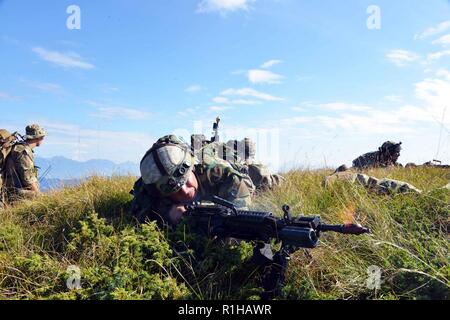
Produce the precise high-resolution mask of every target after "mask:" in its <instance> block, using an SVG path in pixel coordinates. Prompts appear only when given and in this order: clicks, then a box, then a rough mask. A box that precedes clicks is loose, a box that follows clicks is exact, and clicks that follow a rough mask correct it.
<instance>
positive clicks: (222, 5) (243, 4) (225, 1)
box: [197, 0, 255, 15]
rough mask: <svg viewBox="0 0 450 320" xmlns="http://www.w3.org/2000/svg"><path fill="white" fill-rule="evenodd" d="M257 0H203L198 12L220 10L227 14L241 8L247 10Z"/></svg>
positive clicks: (221, 12)
mask: <svg viewBox="0 0 450 320" xmlns="http://www.w3.org/2000/svg"><path fill="white" fill-rule="evenodd" d="M254 1H255V0H202V1H201V2H200V3H199V4H198V6H197V12H198V13H211V12H219V13H220V14H222V15H226V14H227V13H229V12H236V11H239V10H244V11H247V10H248V9H249V8H250V3H252V2H254Z"/></svg>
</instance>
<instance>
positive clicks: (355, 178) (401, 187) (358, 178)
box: [324, 170, 422, 194]
mask: <svg viewBox="0 0 450 320" xmlns="http://www.w3.org/2000/svg"><path fill="white" fill-rule="evenodd" d="M336 181H348V182H351V183H357V184H360V185H362V186H363V187H365V188H366V189H368V190H371V191H375V192H377V193H381V194H398V193H418V194H420V193H422V190H419V189H418V188H416V187H415V186H413V185H412V184H409V183H407V182H404V181H399V180H394V179H387V178H384V179H378V178H375V177H371V176H368V175H366V174H362V173H356V172H353V171H351V170H348V171H343V172H335V173H334V174H332V175H331V176H328V177H326V178H325V181H324V184H325V186H329V185H331V184H333V183H334V182H336Z"/></svg>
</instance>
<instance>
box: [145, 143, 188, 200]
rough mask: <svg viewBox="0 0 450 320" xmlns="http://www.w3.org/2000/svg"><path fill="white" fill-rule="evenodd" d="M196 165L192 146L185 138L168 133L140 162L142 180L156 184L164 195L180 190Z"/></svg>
mask: <svg viewBox="0 0 450 320" xmlns="http://www.w3.org/2000/svg"><path fill="white" fill-rule="evenodd" d="M194 165H195V157H194V155H193V153H192V150H191V148H190V147H189V145H187V144H186V143H185V142H184V141H183V139H181V138H179V137H177V136H175V135H168V136H164V137H162V138H160V139H159V140H158V141H157V142H156V143H155V144H154V145H153V147H152V148H151V149H150V150H149V151H148V152H147V153H146V154H145V156H144V158H143V159H142V161H141V164H140V170H141V176H142V180H143V181H144V183H145V184H147V185H154V186H155V187H156V189H158V191H160V192H161V194H162V195H163V196H169V195H171V194H174V193H176V192H178V191H179V190H180V189H181V188H182V187H183V185H184V184H185V183H186V181H187V180H188V178H189V176H190V173H191V172H192V170H193V168H194Z"/></svg>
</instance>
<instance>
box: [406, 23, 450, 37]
mask: <svg viewBox="0 0 450 320" xmlns="http://www.w3.org/2000/svg"><path fill="white" fill-rule="evenodd" d="M449 29H450V20H448V21H444V22H442V23H440V24H439V25H437V26H436V27H431V28H428V29H427V30H425V31H424V32H422V33H419V34H416V35H415V36H414V39H425V38H427V37H431V36H434V35H437V34H439V33H442V32H444V31H446V30H449Z"/></svg>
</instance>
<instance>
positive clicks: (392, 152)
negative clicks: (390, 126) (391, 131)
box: [353, 141, 402, 170]
mask: <svg viewBox="0 0 450 320" xmlns="http://www.w3.org/2000/svg"><path fill="white" fill-rule="evenodd" d="M401 145H402V143H401V142H400V143H396V142H392V141H387V142H385V143H383V145H382V146H381V147H380V148H379V149H378V151H375V152H369V153H366V154H364V155H362V156H360V157H358V158H357V159H355V160H353V167H354V168H357V169H360V170H361V169H371V168H379V167H390V166H399V165H400V164H399V163H397V160H398V158H399V157H400V151H401V150H402V147H401Z"/></svg>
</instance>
